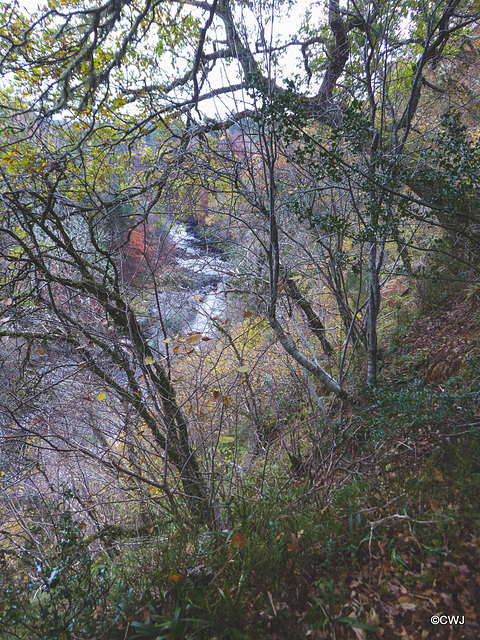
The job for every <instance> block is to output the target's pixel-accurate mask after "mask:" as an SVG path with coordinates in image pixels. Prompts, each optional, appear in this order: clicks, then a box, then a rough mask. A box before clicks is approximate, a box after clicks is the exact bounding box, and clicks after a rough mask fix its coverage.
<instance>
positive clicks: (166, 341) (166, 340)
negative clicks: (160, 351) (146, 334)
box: [162, 338, 173, 344]
mask: <svg viewBox="0 0 480 640" xmlns="http://www.w3.org/2000/svg"><path fill="white" fill-rule="evenodd" d="M172 339H173V338H165V340H162V342H163V344H169V343H170V342H171V341H172Z"/></svg>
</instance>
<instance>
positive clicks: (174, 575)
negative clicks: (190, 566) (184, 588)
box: [168, 573, 182, 582]
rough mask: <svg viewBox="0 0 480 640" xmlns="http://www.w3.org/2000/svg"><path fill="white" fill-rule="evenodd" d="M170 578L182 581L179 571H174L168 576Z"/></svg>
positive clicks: (174, 580)
mask: <svg viewBox="0 0 480 640" xmlns="http://www.w3.org/2000/svg"><path fill="white" fill-rule="evenodd" d="M168 579H169V580H172V581H173V582H180V580H181V579H182V576H181V575H180V574H179V573H173V574H172V575H171V576H168Z"/></svg>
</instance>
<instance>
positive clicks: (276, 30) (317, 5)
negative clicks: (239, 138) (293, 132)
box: [19, 0, 325, 118]
mask: <svg viewBox="0 0 480 640" xmlns="http://www.w3.org/2000/svg"><path fill="white" fill-rule="evenodd" d="M19 4H20V5H21V6H23V7H24V8H25V9H26V10H27V11H28V12H30V13H32V12H35V11H36V9H37V8H38V6H42V5H44V4H45V3H41V2H39V0H19ZM99 4H100V3H99ZM307 8H309V9H310V10H311V11H312V16H313V17H312V22H315V21H320V20H321V19H322V15H325V3H324V2H322V1H321V0H320V1H318V2H312V1H311V0H297V1H296V2H295V3H294V5H293V6H292V7H291V9H290V11H287V9H285V12H284V13H283V12H282V14H281V15H280V16H278V17H276V18H275V19H274V21H273V33H272V32H271V31H269V30H268V28H267V29H266V30H265V33H264V38H265V40H266V41H267V42H269V41H270V38H271V37H272V41H273V40H274V39H275V38H277V37H278V38H280V39H281V40H285V38H286V37H288V35H289V34H292V33H295V32H297V31H298V30H299V29H300V27H301V25H302V20H303V17H304V15H305V11H306V10H307ZM260 11H262V8H261V5H260V3H255V9H254V12H252V11H251V10H249V9H248V8H246V7H245V8H244V9H243V10H242V13H243V20H244V24H245V27H246V28H247V29H248V31H249V32H250V33H254V32H255V31H256V33H257V34H258V33H259V32H258V29H257V28H256V27H257V25H258V18H259V13H260ZM254 13H256V14H257V15H254ZM266 17H268V16H266ZM262 22H268V21H263V20H262ZM211 29H215V31H216V38H217V39H218V41H222V40H225V34H224V30H223V26H222V25H221V23H220V21H218V23H217V24H215V22H214V23H213V24H212V26H211ZM299 65H300V66H301V52H300V47H294V48H293V50H290V51H289V53H288V54H287V55H283V56H281V57H280V60H279V65H278V67H277V70H278V71H279V72H280V73H281V75H282V76H283V78H288V77H293V76H294V75H295V74H296V73H298V71H299ZM176 73H178V71H177V72H176ZM209 80H210V90H213V89H215V88H218V87H219V86H223V85H225V84H227V82H230V83H237V82H238V75H237V74H235V71H234V67H232V65H230V66H228V65H226V64H224V63H223V61H220V63H218V64H217V65H216V68H215V70H214V72H213V73H212V74H211V76H210V78H209ZM275 80H276V81H277V82H279V83H280V84H281V79H279V78H278V77H277V78H275ZM246 99H247V97H246V96H244V95H239V94H237V95H236V96H235V98H232V97H228V96H227V95H225V96H223V97H219V98H216V99H215V100H209V101H206V102H204V103H203V104H202V107H201V109H200V111H201V112H202V113H203V115H204V116H208V117H211V118H219V117H220V118H223V117H225V115H226V114H227V113H229V112H230V111H232V110H233V111H235V109H236V108H237V105H236V104H235V100H240V101H241V102H244V101H245V100H246Z"/></svg>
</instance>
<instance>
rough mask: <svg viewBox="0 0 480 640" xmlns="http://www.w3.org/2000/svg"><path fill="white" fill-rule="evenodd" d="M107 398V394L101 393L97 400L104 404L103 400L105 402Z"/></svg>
mask: <svg viewBox="0 0 480 640" xmlns="http://www.w3.org/2000/svg"><path fill="white" fill-rule="evenodd" d="M106 397H107V394H106V393H99V394H98V396H97V400H99V401H100V402H102V400H105V398H106Z"/></svg>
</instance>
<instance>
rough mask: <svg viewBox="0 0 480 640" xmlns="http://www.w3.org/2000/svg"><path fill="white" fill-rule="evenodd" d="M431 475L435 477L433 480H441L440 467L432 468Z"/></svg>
mask: <svg viewBox="0 0 480 640" xmlns="http://www.w3.org/2000/svg"><path fill="white" fill-rule="evenodd" d="M433 477H434V478H435V480H438V481H439V482H443V473H442V472H441V471H440V469H435V470H434V472H433Z"/></svg>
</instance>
